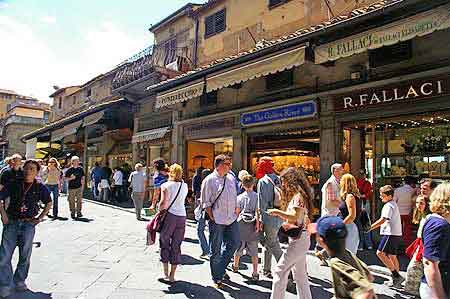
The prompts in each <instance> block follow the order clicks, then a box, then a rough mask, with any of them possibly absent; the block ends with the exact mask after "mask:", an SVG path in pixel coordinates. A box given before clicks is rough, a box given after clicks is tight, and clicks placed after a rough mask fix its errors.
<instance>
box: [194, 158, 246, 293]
mask: <svg viewBox="0 0 450 299" xmlns="http://www.w3.org/2000/svg"><path fill="white" fill-rule="evenodd" d="M214 168H215V169H214V172H213V173H211V174H210V175H208V176H207V177H206V178H205V179H204V181H203V183H202V189H201V197H200V201H201V204H202V206H203V208H204V209H205V210H206V213H207V218H209V244H210V249H211V257H210V267H211V276H212V279H213V281H214V286H215V287H216V288H221V287H222V282H223V280H227V279H229V276H228V275H227V274H226V271H225V270H226V268H227V266H228V264H229V263H230V262H231V258H232V257H233V254H234V252H235V251H236V249H237V248H238V247H239V245H240V240H239V226H238V223H237V221H236V220H237V217H238V214H237V212H238V210H237V209H238V208H239V206H238V202H237V190H236V180H235V178H234V177H233V176H232V175H231V174H230V171H231V158H230V157H228V156H226V155H219V156H217V157H216V158H215V159H214ZM222 248H224V250H222Z"/></svg>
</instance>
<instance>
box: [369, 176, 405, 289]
mask: <svg viewBox="0 0 450 299" xmlns="http://www.w3.org/2000/svg"><path fill="white" fill-rule="evenodd" d="M380 198H381V200H382V202H383V203H384V206H383V209H382V210H381V217H380V219H378V220H377V221H376V222H375V223H373V224H372V226H371V228H370V230H369V231H372V230H375V229H377V228H379V227H381V228H380V235H381V241H380V245H379V246H378V250H377V256H378V258H379V259H380V260H381V262H382V263H383V264H384V265H385V266H386V267H387V268H388V269H389V270H390V271H391V273H392V282H390V283H388V284H387V285H388V286H389V287H397V288H398V287H401V284H402V282H403V281H405V279H404V278H403V277H402V276H401V275H400V273H399V272H400V264H399V262H398V259H397V254H398V253H399V249H400V245H401V242H402V220H401V217H400V211H399V209H398V206H397V203H396V202H395V201H394V188H392V186H390V185H386V186H384V187H381V188H380Z"/></svg>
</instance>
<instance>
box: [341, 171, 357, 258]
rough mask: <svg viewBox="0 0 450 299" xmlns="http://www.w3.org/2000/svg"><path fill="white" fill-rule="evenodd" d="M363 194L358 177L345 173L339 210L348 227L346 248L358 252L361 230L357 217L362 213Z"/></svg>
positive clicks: (354, 252) (342, 180)
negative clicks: (360, 190) (356, 221)
mask: <svg viewBox="0 0 450 299" xmlns="http://www.w3.org/2000/svg"><path fill="white" fill-rule="evenodd" d="M360 197H361V195H360V194H359V190H358V185H357V183H356V179H355V177H354V176H352V175H351V174H345V175H344V176H342V178H341V199H342V202H341V204H340V205H339V211H340V215H341V217H342V219H343V220H344V223H345V226H346V228H347V237H346V238H345V248H347V250H349V251H350V252H351V253H353V254H356V252H357V251H358V246H359V232H358V227H357V226H356V224H355V219H359V215H360V214H361V200H360Z"/></svg>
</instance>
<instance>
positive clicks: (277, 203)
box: [266, 175, 282, 209]
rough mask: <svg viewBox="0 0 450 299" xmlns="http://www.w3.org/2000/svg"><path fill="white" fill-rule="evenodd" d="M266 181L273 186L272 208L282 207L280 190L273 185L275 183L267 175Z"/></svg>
mask: <svg viewBox="0 0 450 299" xmlns="http://www.w3.org/2000/svg"><path fill="white" fill-rule="evenodd" d="M266 176H267V179H268V180H269V182H270V183H271V184H272V185H273V207H274V208H276V209H280V208H281V206H282V201H281V188H280V187H278V186H277V185H275V182H274V181H273V180H272V178H271V177H270V176H268V175H266Z"/></svg>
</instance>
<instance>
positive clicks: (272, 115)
mask: <svg viewBox="0 0 450 299" xmlns="http://www.w3.org/2000/svg"><path fill="white" fill-rule="evenodd" d="M316 115H317V104H316V102H315V101H306V102H302V103H298V104H292V105H287V106H282V107H276V108H271V109H265V110H260V111H256V112H250V113H244V114H242V115H241V124H242V125H243V126H252V125H260V124H266V123H273V122H280V121H287V120H294V119H303V118H311V117H314V116H316Z"/></svg>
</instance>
